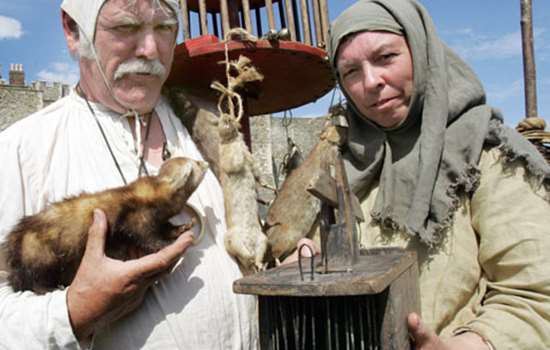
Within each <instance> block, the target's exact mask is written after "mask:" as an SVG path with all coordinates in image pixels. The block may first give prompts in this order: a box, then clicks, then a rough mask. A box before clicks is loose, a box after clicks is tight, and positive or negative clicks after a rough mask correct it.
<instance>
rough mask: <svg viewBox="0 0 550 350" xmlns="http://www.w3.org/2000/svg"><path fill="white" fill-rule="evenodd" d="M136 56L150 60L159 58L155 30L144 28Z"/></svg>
mask: <svg viewBox="0 0 550 350" xmlns="http://www.w3.org/2000/svg"><path fill="white" fill-rule="evenodd" d="M136 56H137V57H142V58H146V59H149V60H151V59H155V58H159V52H158V44H157V38H156V36H155V32H154V31H153V30H144V31H143V32H142V33H141V35H140V38H139V42H138V44H137V52H136Z"/></svg>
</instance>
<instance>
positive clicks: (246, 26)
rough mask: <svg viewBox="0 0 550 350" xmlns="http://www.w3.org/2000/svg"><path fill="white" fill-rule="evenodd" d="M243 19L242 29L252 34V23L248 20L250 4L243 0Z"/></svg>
mask: <svg viewBox="0 0 550 350" xmlns="http://www.w3.org/2000/svg"><path fill="white" fill-rule="evenodd" d="M243 17H244V29H246V31H247V32H249V33H252V21H251V20H250V2H249V1H248V0H243Z"/></svg>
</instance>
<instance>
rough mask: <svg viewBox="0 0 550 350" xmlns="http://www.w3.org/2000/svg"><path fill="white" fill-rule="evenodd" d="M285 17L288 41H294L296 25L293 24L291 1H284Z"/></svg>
mask: <svg viewBox="0 0 550 350" xmlns="http://www.w3.org/2000/svg"><path fill="white" fill-rule="evenodd" d="M285 5H286V17H287V22H288V23H287V24H288V30H289V31H290V40H292V41H296V23H295V22H294V11H293V9H292V0H285Z"/></svg>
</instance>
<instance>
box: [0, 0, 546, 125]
mask: <svg viewBox="0 0 550 350" xmlns="http://www.w3.org/2000/svg"><path fill="white" fill-rule="evenodd" d="M328 2H329V12H330V16H331V18H334V17H336V16H337V15H338V14H339V13H340V12H341V11H342V10H343V9H344V8H346V7H347V6H349V5H351V4H352V3H353V2H354V0H328ZM422 3H423V4H424V5H425V6H426V8H427V9H428V11H429V12H430V13H431V15H432V17H433V19H434V22H435V24H436V27H437V29H438V32H439V34H440V36H441V37H442V38H443V40H444V41H445V42H447V44H449V45H450V46H451V47H452V48H454V49H455V50H456V51H457V52H458V53H459V54H460V55H461V56H462V57H463V58H464V59H465V60H466V61H467V62H468V63H469V64H471V66H472V67H473V68H474V70H475V71H476V73H477V74H478V75H479V77H480V79H481V81H482V83H483V85H484V87H485V89H486V91H487V96H488V101H489V103H490V104H492V105H493V106H495V107H497V108H499V109H501V110H502V111H503V113H504V116H505V120H506V123H507V124H508V125H511V126H515V125H516V124H517V122H518V121H519V120H521V119H522V118H523V116H524V114H525V112H524V95H523V66H522V56H521V31H520V5H519V3H520V1H519V0H482V1H479V0H460V1H456V0H423V1H422ZM60 4H61V0H17V1H13V0H0V64H1V65H2V70H1V73H2V77H3V78H4V79H7V76H8V70H9V65H10V64H11V63H22V64H23V66H24V69H25V72H26V80H27V82H28V83H30V82H31V81H34V80H47V81H64V82H67V83H74V82H75V81H76V80H77V79H78V68H77V66H76V64H75V63H74V62H73V61H72V60H71V59H70V57H69V55H68V53H67V49H66V45H65V41H64V38H63V34H62V31H61V25H60V19H59V17H60V16H59V12H60V10H59V5H60ZM533 12H534V14H533V22H534V31H535V57H536V65H537V96H538V111H539V115H540V116H542V117H544V118H545V119H546V120H547V121H548V122H550V1H548V0H533ZM330 99H331V94H328V95H326V96H325V97H323V98H321V99H320V100H318V101H317V102H316V103H312V104H308V105H306V106H303V107H300V108H297V109H295V110H294V111H293V115H294V116H319V115H322V114H324V113H325V112H326V111H327V109H328V105H329V103H330Z"/></svg>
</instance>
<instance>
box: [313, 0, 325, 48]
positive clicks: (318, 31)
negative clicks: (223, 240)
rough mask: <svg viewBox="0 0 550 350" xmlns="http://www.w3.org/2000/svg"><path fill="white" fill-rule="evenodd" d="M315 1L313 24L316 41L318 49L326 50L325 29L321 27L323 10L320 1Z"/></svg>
mask: <svg viewBox="0 0 550 350" xmlns="http://www.w3.org/2000/svg"><path fill="white" fill-rule="evenodd" d="M312 1H313V24H314V26H315V41H316V43H317V47H321V48H325V47H326V45H325V37H324V35H323V27H322V25H321V9H320V4H319V0H312Z"/></svg>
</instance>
